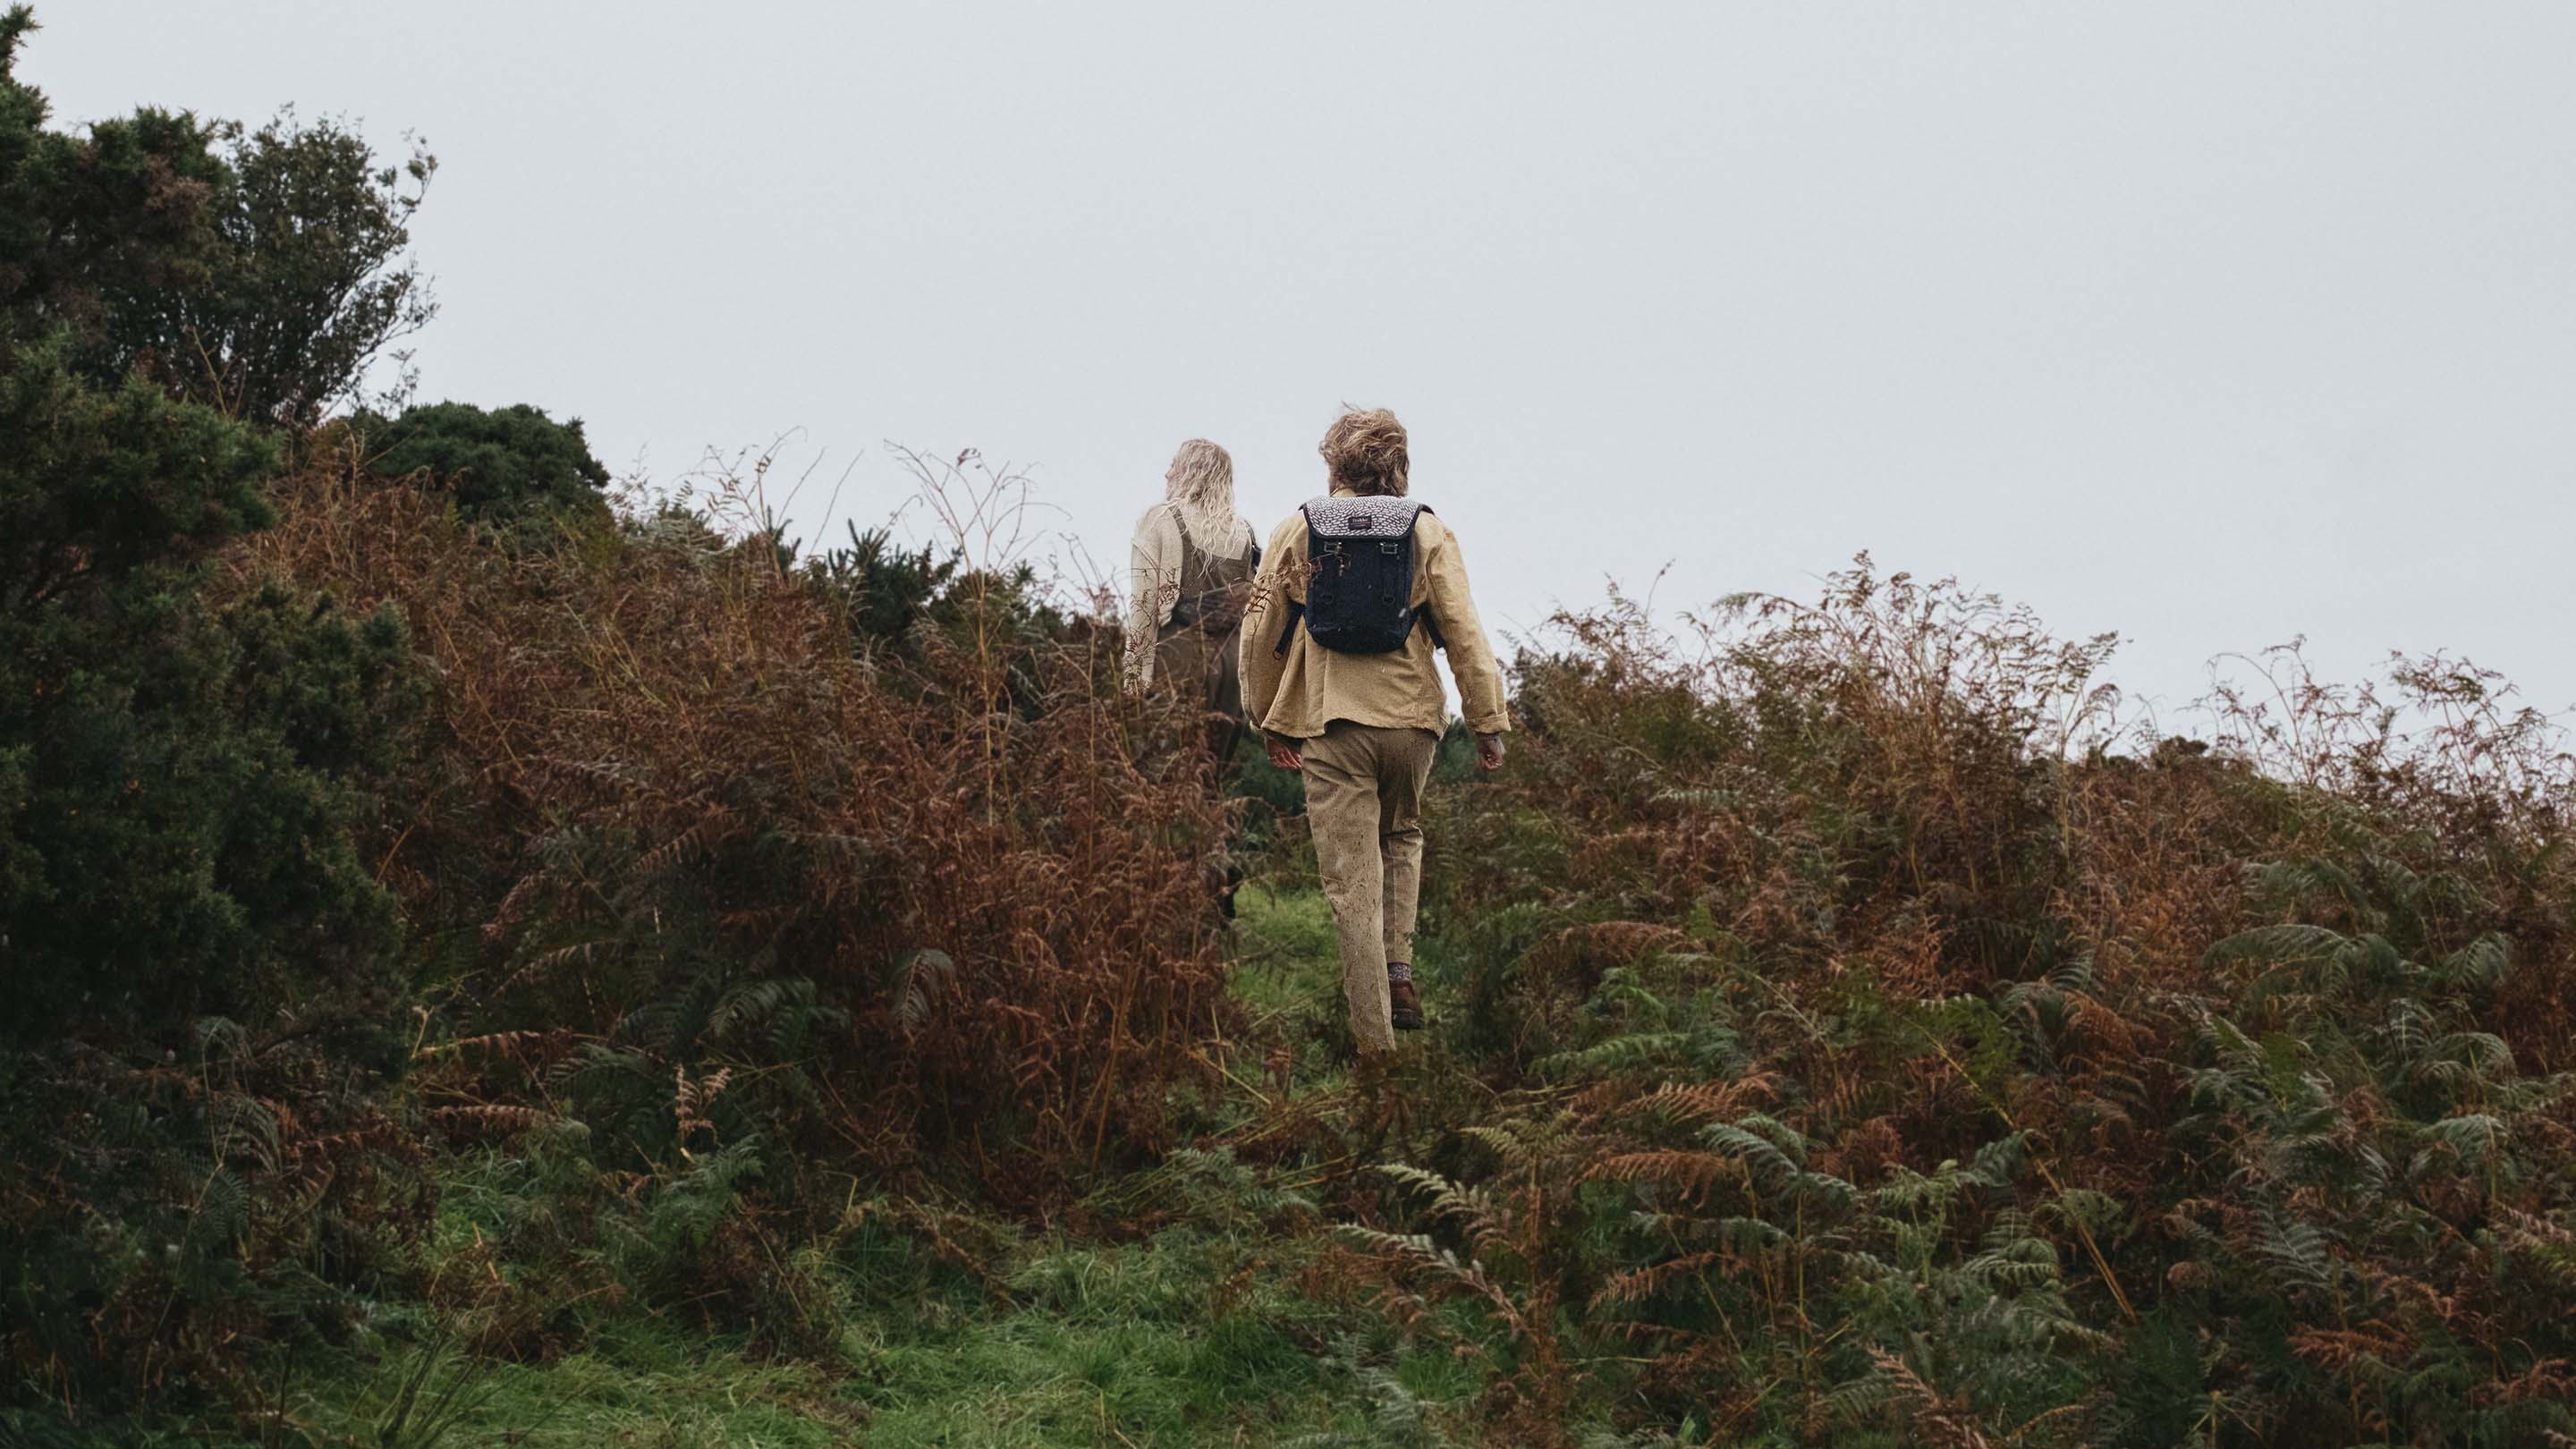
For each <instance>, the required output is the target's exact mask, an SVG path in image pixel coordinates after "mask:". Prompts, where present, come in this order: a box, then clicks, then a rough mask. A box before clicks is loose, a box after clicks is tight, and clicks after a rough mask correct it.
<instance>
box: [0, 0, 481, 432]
mask: <svg viewBox="0 0 2576 1449" xmlns="http://www.w3.org/2000/svg"><path fill="white" fill-rule="evenodd" d="M35 28H36V23H35V19H34V17H33V14H32V13H31V12H30V10H29V9H28V7H26V6H24V5H18V6H13V7H11V8H10V9H9V10H8V11H7V12H6V13H5V14H0V336H14V337H16V338H17V339H19V340H20V341H21V342H32V341H33V340H35V339H38V338H41V337H44V336H46V335H48V334H50V333H53V332H57V331H61V332H66V333H68V334H69V336H70V339H71V342H70V345H71V347H72V349H73V351H72V353H71V356H72V358H73V359H74V361H75V363H76V365H77V366H78V368H79V370H80V371H81V372H82V373H83V374H84V375H85V376H87V377H88V378H89V379H90V380H92V381H94V382H102V383H116V382H120V381H122V380H123V379H124V378H125V376H126V375H127V374H128V373H131V372H133V371H135V370H137V369H140V370H142V371H144V372H145V373H146V374H147V375H149V376H150V377H152V378H153V379H154V380H155V381H157V382H159V383H160V384H162V385H163V386H164V387H166V388H169V389H170V390H171V391H173V392H174V393H176V394H178V395H179V396H182V397H185V398H188V399H190V400H193V401H197V402H203V403H206V404H208V405H210V406H212V407H214V408H216V409H217V410H218V411H219V412H221V413H223V414H224V415H226V416H228V417H232V418H237V419H240V420H243V421H247V422H251V423H255V424H258V425H260V426H263V427H281V428H286V429H289V430H291V431H301V430H303V429H308V428H310V427H312V426H313V425H315V424H316V423H318V422H319V421H321V419H322V417H323V415H324V414H325V413H326V412H328V411H329V410H330V408H332V407H333V406H335V405H337V404H339V403H341V402H343V401H346V400H350V399H352V398H355V397H356V396H357V395H358V393H359V391H360V389H361V388H362V387H363V386H364V384H365V381H366V376H367V373H368V371H369V369H370V367H371V366H372V365H373V364H374V363H375V362H376V361H377V360H378V359H380V358H383V357H385V356H387V355H388V353H389V352H391V350H392V348H393V346H394V344H395V343H397V342H398V341H399V340H400V339H401V338H403V337H404V336H406V335H408V334H409V333H411V332H414V331H417V330H418V329H419V328H420V327H421V326H423V325H425V324H426V323H427V322H428V321H429V320H430V318H431V317H432V316H433V315H435V313H436V311H437V304H436V302H435V301H434V300H433V299H432V297H431V295H430V292H429V288H428V285H427V283H426V281H425V279H423V278H422V277H421V276H420V274H419V273H418V271H417V270H416V269H415V268H414V267H413V266H412V265H411V264H410V263H409V261H408V260H407V259H406V258H405V255H404V248H405V247H407V246H408V245H409V243H410V230H409V227H410V221H411V217H412V214H413V212H415V211H416V210H417V209H418V208H419V206H420V203H421V198H422V195H423V193H424V191H425V189H426V187H427V185H428V182H429V178H430V176H431V174H432V173H433V172H434V171H435V170H436V169H437V165H438V163H437V159H436V158H435V157H433V156H431V155H430V154H429V153H428V152H427V151H426V150H424V149H422V148H421V147H419V146H418V145H414V146H413V147H412V149H411V150H410V152H409V154H408V155H407V156H406V157H405V158H404V159H403V160H402V161H401V162H400V163H399V164H395V165H379V164H378V163H377V161H376V159H375V157H374V155H373V153H372V152H371V151H370V150H369V148H368V147H367V145H366V143H365V141H363V140H362V139H361V138H359V137H358V136H357V135H356V134H354V133H353V132H351V131H349V130H347V129H346V128H344V127H343V126H341V125H339V124H337V123H335V122H331V121H327V120H326V121H319V122H314V123H310V124H305V123H300V122H298V121H297V120H296V119H295V117H294V116H293V115H292V113H289V114H287V115H285V116H282V117H280V118H279V119H277V120H275V121H272V122H270V123H269V124H267V125H265V126H262V127H260V128H259V129H257V130H255V131H254V130H249V129H246V128H245V127H243V126H241V125H239V124H238V123H234V122H223V121H206V120H201V119H199V118H198V117H196V116H195V115H193V114H190V113H188V112H185V111H178V112H173V111H165V110H161V109H157V108H151V107H146V108H144V109H141V110H138V111H136V112H135V113H134V114H133V115H132V116H130V117H124V118H119V119H111V120H103V121H98V122H95V123H93V124H91V125H90V126H88V127H87V128H86V129H85V131H84V132H78V133H74V132H62V131H53V130H48V129H46V126H45V123H46V121H47V118H48V116H49V114H50V108H49V106H48V104H47V102H46V100H45V97H44V95H43V93H42V92H40V91H37V90H36V89H34V88H33V87H30V86H27V85H25V84H24V83H22V82H21V81H19V80H18V78H17V75H16V62H17V55H18V47H19V44H20V42H21V41H23V40H24V39H25V37H26V36H27V34H28V33H29V32H31V31H33V30H34V29H35ZM392 355H393V356H395V357H396V358H397V359H399V358H401V357H403V356H405V354H400V353H393V354H392ZM402 386H403V384H398V385H397V389H396V390H397V392H399V391H400V390H401V388H402Z"/></svg>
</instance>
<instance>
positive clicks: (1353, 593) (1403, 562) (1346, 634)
mask: <svg viewBox="0 0 2576 1449" xmlns="http://www.w3.org/2000/svg"><path fill="white" fill-rule="evenodd" d="M1299 511H1300V512H1302V513H1304V514H1305V515H1306V562H1307V577H1306V602H1305V603H1304V604H1302V605H1300V604H1297V603H1295V602H1293V601H1292V602H1291V603H1290V604H1289V606H1288V624H1287V627H1286V628H1283V629H1281V630H1280V631H1279V648H1278V651H1277V652H1279V653H1281V654H1285V653H1287V652H1288V641H1289V640H1291V639H1293V638H1294V637H1296V633H1297V623H1298V620H1299V618H1300V617H1301V616H1302V617H1303V618H1304V620H1305V624H1306V633H1307V635H1308V636H1309V637H1310V638H1312V639H1313V640H1314V641H1315V642H1316V643H1317V644H1320V645H1322V646H1323V647H1325V648H1327V649H1330V650H1333V651H1334V652H1336V653H1340V654H1391V653H1393V652H1395V651H1396V650H1398V649H1401V648H1403V647H1404V645H1405V641H1406V640H1408V639H1411V638H1412V637H1413V630H1414V626H1416V625H1417V624H1418V625H1420V626H1422V627H1424V628H1426V629H1429V630H1430V631H1431V643H1432V645H1433V647H1435V648H1446V647H1448V645H1447V642H1446V641H1445V640H1443V639H1442V638H1441V637H1440V628H1439V626H1438V625H1436V624H1433V623H1432V622H1431V615H1430V614H1429V612H1428V611H1425V610H1420V609H1416V608H1414V607H1413V559H1414V554H1413V525H1414V521H1415V519H1416V518H1418V517H1419V516H1420V515H1422V514H1425V513H1428V512H1430V511H1431V510H1430V509H1429V508H1426V507H1424V506H1423V505H1422V504H1419V503H1415V502H1412V501H1410V500H1407V499H1403V498H1317V499H1314V500H1313V501H1311V502H1309V503H1307V504H1306V505H1305V507H1303V508H1302V509H1300V510H1299Z"/></svg>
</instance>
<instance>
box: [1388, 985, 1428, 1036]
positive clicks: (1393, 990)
mask: <svg viewBox="0 0 2576 1449" xmlns="http://www.w3.org/2000/svg"><path fill="white" fill-rule="evenodd" d="M1386 1004H1387V1014H1388V1015H1389V1016H1390V1017H1393V1018H1394V1020H1395V1029H1396V1030H1397V1031H1420V1030H1422V997H1421V995H1420V994H1419V993H1418V992H1416V991H1415V990H1414V989H1413V981H1412V978H1410V977H1407V978H1405V979H1403V980H1401V981H1399V980H1395V979H1392V978H1390V979H1389V980H1388V981H1387V983H1386Z"/></svg>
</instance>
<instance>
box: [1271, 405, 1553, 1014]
mask: <svg viewBox="0 0 2576 1449" xmlns="http://www.w3.org/2000/svg"><path fill="white" fill-rule="evenodd" d="M1319 451H1321V452H1322V454H1323V455H1324V468H1325V475H1326V478H1327V481H1328V482H1329V484H1330V487H1331V492H1330V493H1329V494H1327V495H1326V496H1324V497H1321V498H1317V499H1314V500H1313V501H1311V502H1309V503H1307V504H1306V505H1305V506H1304V507H1302V508H1300V509H1298V510H1297V512H1296V513H1294V514H1292V515H1291V516H1290V517H1289V518H1288V519H1287V520H1286V521H1284V522H1282V523H1281V524H1280V525H1279V526H1278V527H1277V528H1276V529H1273V530H1272V531H1271V534H1270V547H1269V551H1268V558H1269V563H1268V564H1267V566H1265V567H1264V568H1262V569H1261V571H1260V574H1259V576H1258V577H1257V578H1256V579H1255V581H1254V584H1253V590H1252V601H1251V605H1250V608H1249V610H1248V611H1247V613H1246V614H1245V616H1244V621H1243V631H1242V632H1243V694H1244V703H1245V706H1246V709H1247V712H1248V715H1249V717H1250V719H1251V721H1252V723H1253V725H1254V727H1255V728H1258V729H1260V730H1261V731H1262V738H1263V740H1264V741H1265V743H1266V744H1267V745H1268V748H1269V751H1270V759H1271V762H1272V763H1273V764H1276V765H1278V766H1279V767H1280V768H1281V769H1286V770H1298V771H1301V772H1302V773H1303V774H1304V776H1305V779H1306V818H1307V820H1308V822H1309V823H1310V824H1311V826H1312V829H1313V832H1314V838H1315V860H1316V864H1317V866H1318V868H1319V870H1320V872H1321V874H1322V876H1323V883H1324V897H1325V899H1326V900H1328V901H1330V902H1331V903H1332V907H1333V930H1334V934H1335V936H1336V937H1337V938H1338V939H1339V941H1340V945H1341V954H1342V986H1343V992H1344V994H1345V995H1346V996H1347V997H1348V998H1349V1000H1350V1012H1351V1033H1352V1035H1353V1036H1354V1037H1356V1038H1357V1039H1358V1041H1359V1046H1360V1051H1361V1052H1362V1054H1363V1055H1373V1054H1375V1053H1379V1052H1384V1051H1387V1050H1389V1049H1391V1048H1392V1047H1393V1046H1394V1045H1395V1033H1396V1032H1397V1031H1399V1030H1407V1031H1409V1030H1417V1029H1419V1028H1420V1027H1421V1026H1422V1025H1423V1016H1422V1001H1421V997H1420V994H1419V993H1418V992H1417V991H1416V990H1415V989H1414V984H1413V964H1412V963H1413V926H1414V915H1415V910H1416V906H1417V902H1418V901H1419V898H1420V895H1421V889H1422V808H1421V807H1422V787H1423V785H1424V783H1425V782H1426V781H1427V780H1429V779H1430V776H1431V761H1432V756H1433V754H1434V752H1435V751H1436V750H1437V749H1438V747H1439V743H1440V732H1441V727H1442V725H1443V724H1444V722H1445V721H1446V719H1447V717H1448V697H1447V696H1446V695H1445V694H1444V693H1443V692H1442V690H1441V686H1440V674H1439V671H1438V669H1437V668H1436V667H1435V666H1434V664H1433V662H1432V659H1433V655H1434V653H1435V651H1440V650H1445V651H1446V652H1447V653H1448V655H1449V672H1450V674H1451V675H1452V676H1454V677H1455V678H1456V679H1457V682H1458V694H1459V698H1460V701H1461V704H1462V706H1463V709H1462V712H1463V713H1464V714H1465V716H1466V720H1467V728H1468V730H1469V731H1470V732H1472V733H1473V734H1474V735H1475V737H1476V758H1477V763H1479V764H1481V765H1482V766H1483V767H1484V768H1486V769H1488V770H1491V769H1494V768H1496V767H1498V766H1500V765H1501V764H1502V762H1503V732H1504V731H1505V730H1506V729H1508V728H1509V727H1510V721H1509V719H1508V718H1507V717H1506V715H1505V712H1504V706H1503V675H1502V670H1501V668H1500V667H1499V666H1498V665H1496V664H1495V662H1494V651H1493V646H1492V645H1490V644H1489V643H1487V642H1486V639H1485V627H1484V625H1483V624H1482V623H1481V622H1480V621H1479V620H1478V619H1477V617H1476V604H1475V600H1474V599H1473V598H1472V597H1470V596H1469V594H1468V591H1467V566H1466V563H1465V561H1464V559H1463V558H1462V557H1461V556H1460V554H1459V549H1458V538H1457V535H1456V534H1454V533H1452V532H1450V530H1449V528H1448V526H1447V525H1446V524H1443V523H1442V522H1441V521H1440V519H1439V518H1438V516H1436V515H1435V514H1433V513H1432V511H1431V510H1430V509H1429V508H1427V507H1424V506H1423V505H1421V504H1419V503H1416V502H1413V501H1412V500H1410V499H1408V498H1407V497H1406V496H1405V495H1406V490H1407V487H1408V484H1409V474H1410V471H1411V461H1410V459H1409V458H1408V456H1407V453H1406V439H1405V432H1404V425H1403V424H1402V423H1399V422H1397V421H1396V418H1395V414H1393V413H1391V412H1388V411H1386V410H1385V409H1383V408H1376V409H1365V410H1364V409H1359V408H1345V409H1344V410H1343V412H1342V415H1341V416H1340V417H1338V418H1336V419H1334V420H1333V425H1332V427H1331V428H1329V429H1327V430H1326V432H1325V433H1324V441H1323V444H1322V447H1321V448H1320V449H1319Z"/></svg>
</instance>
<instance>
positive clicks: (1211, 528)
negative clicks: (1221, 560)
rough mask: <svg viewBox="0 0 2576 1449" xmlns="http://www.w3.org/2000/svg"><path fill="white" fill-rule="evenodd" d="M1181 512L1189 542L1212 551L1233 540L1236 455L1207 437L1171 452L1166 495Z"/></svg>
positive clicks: (1185, 444) (1216, 550) (1221, 548)
mask: <svg viewBox="0 0 2576 1449" xmlns="http://www.w3.org/2000/svg"><path fill="white" fill-rule="evenodd" d="M1163 496H1164V497H1165V498H1166V499H1167V500H1168V501H1169V502H1170V503H1171V504H1172V506H1173V507H1174V508H1175V509H1177V510H1178V511H1179V513H1180V515H1181V527H1182V528H1183V529H1184V530H1185V531H1187V532H1188V534H1189V536H1190V541H1191V542H1192V543H1195V544H1197V545H1198V546H1199V547H1200V548H1202V549H1204V550H1206V551H1207V552H1209V553H1224V552H1226V551H1227V547H1228V545H1230V544H1232V543H1233V542H1234V534H1235V526H1236V520H1235V512H1234V458H1233V456H1232V455H1231V454H1229V453H1227V452H1226V450H1225V449H1223V448H1220V447H1218V446H1217V445H1216V444H1214V443H1211V442H1209V441H1208V440H1207V439H1205V438H1192V439H1190V440H1189V441H1188V442H1186V443H1183V444H1181V447H1180V451H1178V452H1176V453H1174V454H1172V477H1171V485H1170V488H1169V490H1168V491H1167V492H1165V494H1164V495H1163Z"/></svg>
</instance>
